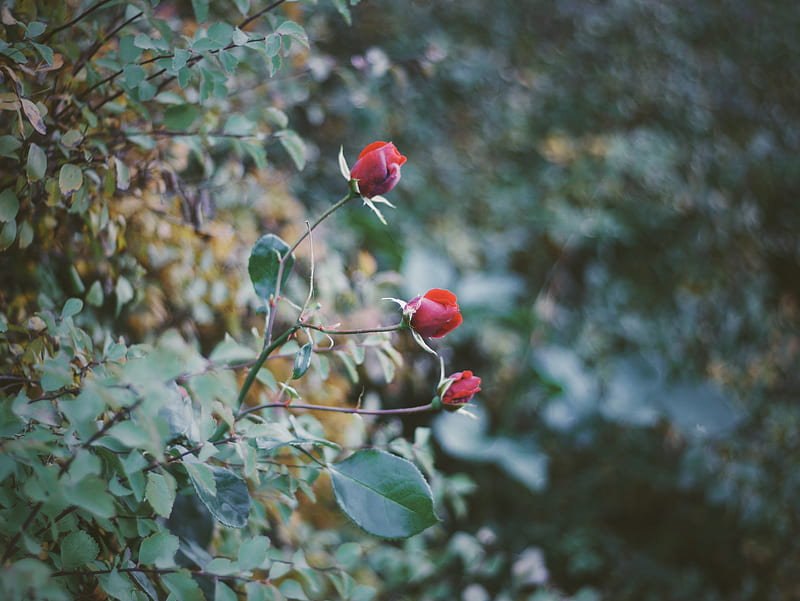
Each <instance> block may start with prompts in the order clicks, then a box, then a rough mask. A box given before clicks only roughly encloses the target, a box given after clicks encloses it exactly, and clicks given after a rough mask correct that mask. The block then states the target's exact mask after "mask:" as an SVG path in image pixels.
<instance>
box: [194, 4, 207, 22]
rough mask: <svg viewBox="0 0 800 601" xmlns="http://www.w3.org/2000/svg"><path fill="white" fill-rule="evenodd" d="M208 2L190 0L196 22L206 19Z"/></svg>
mask: <svg viewBox="0 0 800 601" xmlns="http://www.w3.org/2000/svg"><path fill="white" fill-rule="evenodd" d="M208 2H209V0H192V8H193V9H194V18H195V19H197V22H198V23H204V22H205V20H206V19H208Z"/></svg>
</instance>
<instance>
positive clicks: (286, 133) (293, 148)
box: [275, 129, 306, 171]
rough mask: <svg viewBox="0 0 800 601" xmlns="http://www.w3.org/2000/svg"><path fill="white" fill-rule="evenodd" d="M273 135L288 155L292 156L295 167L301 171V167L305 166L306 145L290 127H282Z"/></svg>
mask: <svg viewBox="0 0 800 601" xmlns="http://www.w3.org/2000/svg"><path fill="white" fill-rule="evenodd" d="M275 135H276V136H277V138H278V139H279V140H280V141H281V145H283V147H284V148H285V149H286V152H288V153H289V156H290V157H292V161H294V164H295V166H296V167H297V169H298V170H299V171H302V170H303V167H305V166H306V147H305V144H304V143H303V140H302V138H300V136H298V135H297V133H296V132H295V131H293V130H291V129H284V130H282V131H279V132H278V133H277V134H275Z"/></svg>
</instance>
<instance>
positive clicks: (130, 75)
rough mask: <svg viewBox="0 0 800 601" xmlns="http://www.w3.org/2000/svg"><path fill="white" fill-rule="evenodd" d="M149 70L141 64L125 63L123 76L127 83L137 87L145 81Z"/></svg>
mask: <svg viewBox="0 0 800 601" xmlns="http://www.w3.org/2000/svg"><path fill="white" fill-rule="evenodd" d="M146 76H147V72H146V71H145V70H144V69H143V68H142V67H140V66H139V65H125V66H124V67H123V68H122V77H123V78H124V81H125V83H126V84H127V85H129V86H130V87H132V88H135V87H136V86H138V85H139V84H140V83H142V82H143V81H144V78H145V77H146Z"/></svg>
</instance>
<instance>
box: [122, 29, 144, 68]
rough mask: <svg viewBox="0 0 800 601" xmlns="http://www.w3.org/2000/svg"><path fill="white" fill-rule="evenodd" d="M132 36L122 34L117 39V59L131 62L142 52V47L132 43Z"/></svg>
mask: <svg viewBox="0 0 800 601" xmlns="http://www.w3.org/2000/svg"><path fill="white" fill-rule="evenodd" d="M134 39H135V38H134V36H132V35H124V36H122V37H121V38H120V39H119V60H120V61H122V62H123V63H128V64H130V63H133V62H135V61H136V60H137V59H138V58H139V56H140V55H141V54H142V49H141V48H138V47H137V46H136V45H135V44H134Z"/></svg>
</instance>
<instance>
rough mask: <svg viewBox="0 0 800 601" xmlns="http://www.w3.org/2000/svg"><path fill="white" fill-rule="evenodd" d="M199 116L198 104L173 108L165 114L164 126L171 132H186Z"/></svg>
mask: <svg viewBox="0 0 800 601" xmlns="http://www.w3.org/2000/svg"><path fill="white" fill-rule="evenodd" d="M199 116H200V108H199V107H198V106H197V105H196V104H190V103H185V104H179V105H176V106H171V107H169V108H168V109H167V110H166V111H165V112H164V126H165V127H166V128H167V129H171V130H176V131H186V130H187V129H189V128H190V127H191V126H192V124H193V123H194V122H195V121H197V118H198V117H199Z"/></svg>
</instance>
